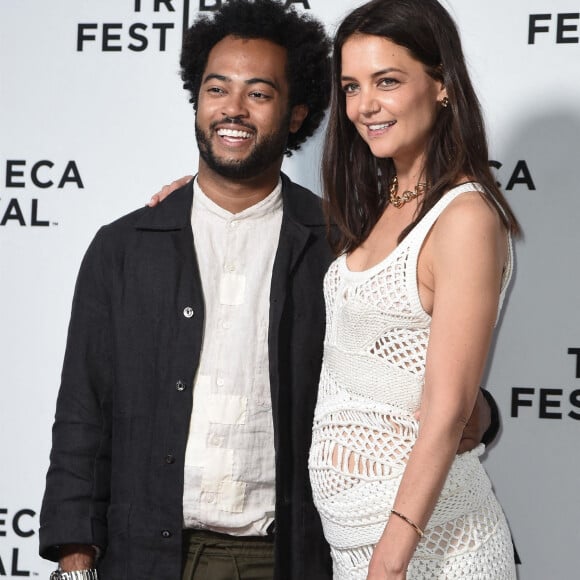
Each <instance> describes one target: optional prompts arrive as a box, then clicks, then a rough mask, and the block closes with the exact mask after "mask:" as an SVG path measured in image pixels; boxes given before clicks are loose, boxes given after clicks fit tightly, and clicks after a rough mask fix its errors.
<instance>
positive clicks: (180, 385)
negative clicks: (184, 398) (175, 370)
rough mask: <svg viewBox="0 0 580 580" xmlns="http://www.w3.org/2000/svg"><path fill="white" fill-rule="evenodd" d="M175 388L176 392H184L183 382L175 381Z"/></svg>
mask: <svg viewBox="0 0 580 580" xmlns="http://www.w3.org/2000/svg"><path fill="white" fill-rule="evenodd" d="M175 388H176V389H177V390H178V391H185V383H184V382H183V381H177V382H176V383H175Z"/></svg>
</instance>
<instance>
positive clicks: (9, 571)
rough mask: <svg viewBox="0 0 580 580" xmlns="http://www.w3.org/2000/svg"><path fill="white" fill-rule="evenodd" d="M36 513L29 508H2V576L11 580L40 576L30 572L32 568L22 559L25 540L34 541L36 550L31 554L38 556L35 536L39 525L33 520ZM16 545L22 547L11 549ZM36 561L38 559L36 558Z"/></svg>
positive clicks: (0, 514)
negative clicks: (13, 579) (12, 579)
mask: <svg viewBox="0 0 580 580" xmlns="http://www.w3.org/2000/svg"><path fill="white" fill-rule="evenodd" d="M35 516H36V512H35V511H34V510H31V509H29V508H22V509H15V510H11V509H9V508H5V507H4V508H0V538H8V539H9V541H8V542H6V541H5V540H4V539H3V540H2V541H1V542H0V576H2V577H4V576H7V577H9V578H18V577H26V576H38V574H37V573H36V572H31V571H30V566H29V565H27V563H26V562H25V560H27V559H28V558H23V557H22V552H21V551H20V550H21V547H22V545H23V540H27V542H28V540H33V543H34V548H33V550H31V551H30V552H31V553H32V554H36V541H35V540H34V535H35V534H36V529H37V528H38V524H37V522H36V521H34V520H33V518H35ZM14 544H20V547H18V546H17V547H10V546H14ZM36 559H38V558H37V557H36Z"/></svg>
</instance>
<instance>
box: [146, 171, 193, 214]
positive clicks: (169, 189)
mask: <svg viewBox="0 0 580 580" xmlns="http://www.w3.org/2000/svg"><path fill="white" fill-rule="evenodd" d="M192 179H193V175H185V176H183V177H180V178H179V179H176V180H175V181H172V182H171V183H170V184H169V185H164V186H163V187H162V188H161V191H158V192H157V193H156V194H154V195H153V197H152V198H151V199H150V200H149V203H147V205H148V206H149V207H155V206H156V205H157V204H158V203H160V202H162V201H163V200H164V199H165V198H166V197H167V196H168V195H169V194H171V193H173V192H174V191H175V190H176V189H179V188H180V187H183V186H184V185H187V184H188V183H189V182H190V181H191V180H192Z"/></svg>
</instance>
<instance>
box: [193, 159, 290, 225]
mask: <svg viewBox="0 0 580 580" xmlns="http://www.w3.org/2000/svg"><path fill="white" fill-rule="evenodd" d="M279 179H280V166H277V167H271V168H269V169H267V170H265V171H263V172H262V173H261V174H260V175H259V176H256V177H253V178H248V179H243V180H242V179H238V180H232V179H229V178H227V177H223V176H221V175H219V174H217V173H216V172H215V171H212V170H211V169H210V168H209V167H208V166H207V165H206V164H205V163H204V162H203V161H202V160H200V163H199V171H198V174H197V182H198V184H199V187H200V188H201V189H202V190H203V192H204V193H205V195H207V197H209V198H210V199H211V200H212V201H213V202H214V203H216V204H217V205H219V206H220V207H222V208H223V209H225V210H227V211H229V212H231V213H234V214H235V213H240V212H242V211H244V210H245V209H247V208H249V207H252V206H253V205H256V204H257V203H259V202H261V201H262V200H263V199H265V198H266V197H268V195H269V194H270V193H272V191H274V189H275V187H276V185H277V184H278V180H279Z"/></svg>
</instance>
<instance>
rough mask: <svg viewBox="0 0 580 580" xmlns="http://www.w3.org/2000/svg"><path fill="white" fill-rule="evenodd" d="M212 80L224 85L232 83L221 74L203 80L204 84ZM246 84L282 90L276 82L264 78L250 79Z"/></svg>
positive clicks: (229, 78)
mask: <svg viewBox="0 0 580 580" xmlns="http://www.w3.org/2000/svg"><path fill="white" fill-rule="evenodd" d="M211 80H216V81H221V82H223V83H228V82H231V81H232V79H231V77H227V76H225V75H220V74H217V73H209V74H208V75H207V76H206V77H205V78H204V79H203V82H204V83H207V82H208V81H211ZM244 83H245V84H246V85H258V84H265V85H268V86H270V87H272V88H273V89H274V90H276V91H279V90H280V88H279V87H278V85H277V84H276V83H275V82H274V81H271V80H269V79H264V78H262V77H253V78H251V79H248V80H246V81H244Z"/></svg>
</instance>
